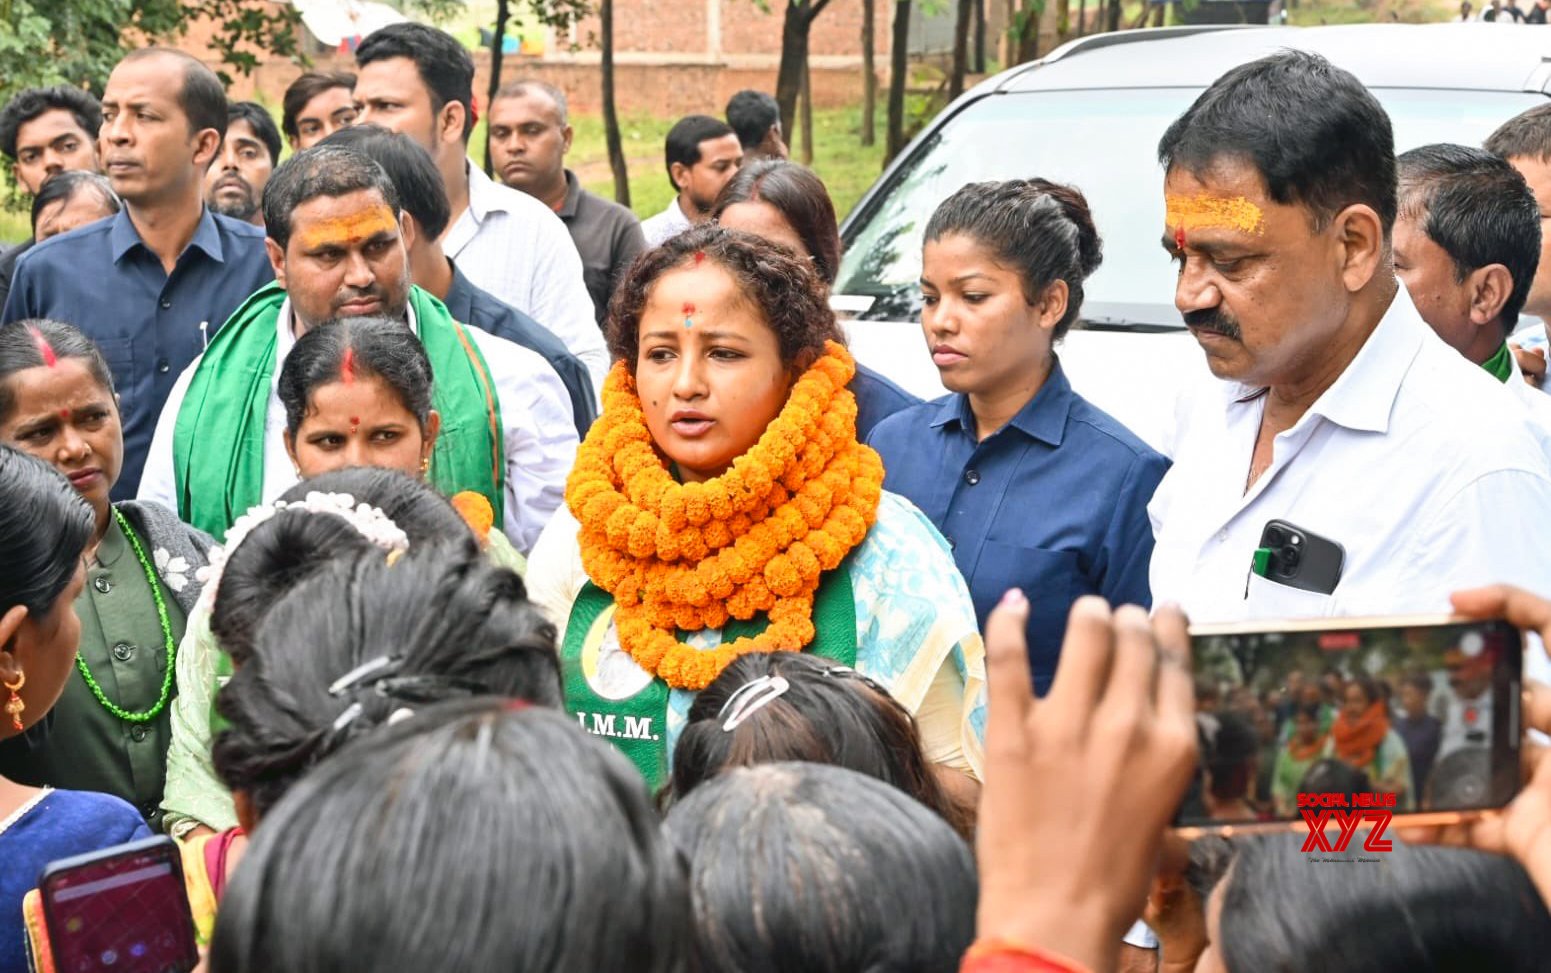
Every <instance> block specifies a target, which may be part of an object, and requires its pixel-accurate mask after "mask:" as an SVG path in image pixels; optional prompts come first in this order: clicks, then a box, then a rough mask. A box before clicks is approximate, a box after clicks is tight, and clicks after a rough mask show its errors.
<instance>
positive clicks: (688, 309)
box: [684, 301, 695, 328]
mask: <svg viewBox="0 0 1551 973" xmlns="http://www.w3.org/2000/svg"><path fill="white" fill-rule="evenodd" d="M694 313H695V305H693V304H691V303H689V302H688V301H685V302H684V327H686V328H688V327H691V326H692V325H694V323H695V322H694V321H692V320H690V317H689V316H690V315H691V314H694Z"/></svg>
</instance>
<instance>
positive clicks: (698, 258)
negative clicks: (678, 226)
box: [695, 250, 705, 267]
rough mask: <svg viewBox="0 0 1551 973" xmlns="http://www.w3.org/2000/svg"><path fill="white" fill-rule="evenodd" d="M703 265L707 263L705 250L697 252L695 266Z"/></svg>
mask: <svg viewBox="0 0 1551 973" xmlns="http://www.w3.org/2000/svg"><path fill="white" fill-rule="evenodd" d="M703 263H705V251H704V250H696V251H695V266H696V267H698V266H700V265H701V264H703Z"/></svg>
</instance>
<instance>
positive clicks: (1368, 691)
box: [1341, 673, 1384, 706]
mask: <svg viewBox="0 0 1551 973" xmlns="http://www.w3.org/2000/svg"><path fill="white" fill-rule="evenodd" d="M1349 686H1356V687H1357V688H1358V689H1361V690H1362V692H1363V695H1364V696H1366V697H1368V705H1369V706H1372V705H1373V704H1374V703H1377V702H1379V701H1380V700H1381V699H1383V698H1384V695H1383V693H1382V691H1381V690H1380V689H1379V681H1378V680H1377V679H1375V678H1373V677H1372V676H1365V675H1363V674H1361V673H1355V674H1353V675H1351V676H1348V677H1347V680H1346V682H1345V683H1343V684H1342V686H1341V702H1342V703H1345V702H1346V690H1347V687H1349Z"/></svg>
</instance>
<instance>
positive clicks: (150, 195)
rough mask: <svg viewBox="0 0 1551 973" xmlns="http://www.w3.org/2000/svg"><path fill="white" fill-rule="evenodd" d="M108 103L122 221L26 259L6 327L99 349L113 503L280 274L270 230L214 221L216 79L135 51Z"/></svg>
mask: <svg viewBox="0 0 1551 973" xmlns="http://www.w3.org/2000/svg"><path fill="white" fill-rule="evenodd" d="M180 77H181V84H180V83H179V79H180ZM102 103H103V104H102V108H103V124H102V133H101V136H100V142H101V149H102V162H103V168H104V170H105V171H106V172H107V174H108V178H109V179H110V180H111V181H112V183H113V190H114V192H116V193H118V195H119V197H120V198H121V199H123V201H124V209H123V210H122V211H121V212H120V213H119V214H118V215H117V216H115V217H113V218H112V219H108V220H103V221H101V222H99V223H93V224H90V225H89V226H85V227H82V228H81V229H79V230H76V231H73V232H71V233H66V234H62V235H61V236H58V237H55V238H53V239H51V240H48V241H45V242H44V243H41V244H39V245H38V246H36V247H34V248H33V249H32V250H31V251H30V252H29V253H27V254H26V256H24V257H22V259H21V260H20V261H18V263H17V265H16V279H15V281H14V282H13V283H12V286H11V293H10V296H9V297H8V298H7V300H6V303H5V309H4V311H3V312H0V322H3V323H5V324H9V323H10V322H13V321H19V320H24V319H27V318H40V317H46V318H53V319H56V320H60V321H66V322H69V323H70V324H73V325H75V326H76V327H78V328H80V329H81V330H82V331H84V332H85V333H86V334H87V335H88V336H90V337H91V338H92V339H93V340H95V341H96V342H97V343H98V345H100V346H101V347H102V351H103V355H104V356H105V357H106V358H107V360H108V365H109V366H110V367H111V368H112V370H113V380H114V384H115V385H116V386H117V389H118V393H119V396H120V402H119V409H120V412H121V413H122V416H123V423H124V470H123V473H122V474H121V475H120V477H119V481H118V484H117V486H115V488H114V490H113V497H114V499H116V500H117V499H125V498H130V497H133V496H134V495H135V492H136V490H137V489H138V487H139V484H140V471H141V468H142V467H143V466H144V465H145V456H146V452H147V450H148V449H149V448H150V445H151V433H152V432H153V431H154V430H155V428H156V419H157V416H158V415H159V414H160V412H161V408H162V403H163V402H164V401H166V398H167V395H168V393H169V392H171V391H172V385H173V383H174V382H175V381H176V380H177V378H178V375H179V374H181V373H182V371H183V369H184V368H186V367H187V366H188V365H189V363H190V362H192V361H193V360H194V357H195V356H196V355H198V354H199V353H200V351H201V350H202V349H203V348H204V345H205V342H206V341H207V340H208V339H209V337H210V336H212V335H214V334H215V332H216V331H217V330H218V329H219V328H220V327H221V325H222V323H223V322H225V320H226V318H227V317H228V316H229V315H230V314H231V313H232V312H233V311H235V310H236V309H237V307H238V305H240V304H241V303H242V302H243V300H244V299H245V298H246V297H247V296H248V295H249V294H251V293H252V292H253V291H255V290H257V289H258V288H259V287H260V286H262V285H263V284H265V283H267V282H268V281H269V280H271V279H272V278H273V276H274V272H273V270H271V268H270V265H269V258H268V256H267V255H266V254H265V251H264V231H263V230H260V229H258V228H257V227H254V226H249V225H248V224H245V223H239V222H237V221H236V220H232V219H228V218H227V217H224V216H219V215H215V214H212V213H210V212H209V211H208V210H207V209H206V208H205V202H204V178H205V170H206V169H208V168H209V166H210V163H211V162H212V161H213V160H214V159H215V157H216V154H217V153H218V152H219V151H220V148H221V139H222V137H223V136H224V134H225V131H226V93H225V91H224V90H223V89H222V87H221V83H220V81H219V80H218V79H217V78H216V76H215V74H214V73H213V72H212V71H210V69H209V68H207V67H205V66H204V65H203V64H201V63H200V62H199V61H198V60H197V59H195V58H193V57H190V56H189V55H187V54H184V53H182V52H181V51H173V50H167V49H163V48H146V49H144V50H139V51H135V52H133V53H132V54H130V55H129V56H127V57H125V58H124V60H122V61H120V62H119V64H118V66H117V67H116V68H114V69H113V73H112V75H111V76H110V77H109V78H108V84H107V87H106V88H105V89H104V91H103V99H102Z"/></svg>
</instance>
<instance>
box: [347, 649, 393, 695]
mask: <svg viewBox="0 0 1551 973" xmlns="http://www.w3.org/2000/svg"><path fill="white" fill-rule="evenodd" d="M402 662H403V660H402V659H400V658H399V657H398V656H396V655H379V656H378V657H377V658H375V659H371V660H368V661H366V662H363V663H361V664H360V665H358V666H356V667H355V668H354V669H351V670H350V671H349V672H347V673H345V674H344V675H343V676H340V677H339V678H338V679H336V680H334V682H333V683H332V684H331V685H330V686H329V695H330V696H341V695H343V694H344V693H346V692H348V691H349V690H351V689H354V688H355V687H357V686H359V685H360V684H361V683H363V682H365V681H366V680H368V679H371V678H373V677H375V676H378V675H380V674H382V673H384V672H386V671H387V670H390V669H392V670H397V669H398V667H399V665H400V664H402Z"/></svg>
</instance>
